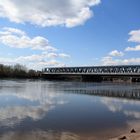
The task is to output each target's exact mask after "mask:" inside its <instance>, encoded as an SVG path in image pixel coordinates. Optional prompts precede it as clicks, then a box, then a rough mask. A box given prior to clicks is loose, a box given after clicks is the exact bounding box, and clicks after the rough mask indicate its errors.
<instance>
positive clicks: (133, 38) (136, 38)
mask: <svg viewBox="0 0 140 140" xmlns="http://www.w3.org/2000/svg"><path fill="white" fill-rule="evenodd" d="M129 35H130V38H129V39H128V41H130V42H135V43H140V30H134V31H131V32H130V33H129ZM125 51H140V44H139V45H137V46H135V47H127V48H126V49H125Z"/></svg>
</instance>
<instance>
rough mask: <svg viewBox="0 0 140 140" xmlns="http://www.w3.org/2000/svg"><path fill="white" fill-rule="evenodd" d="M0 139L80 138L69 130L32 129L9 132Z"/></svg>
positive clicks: (78, 139) (61, 139) (44, 139)
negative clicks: (29, 130)
mask: <svg viewBox="0 0 140 140" xmlns="http://www.w3.org/2000/svg"><path fill="white" fill-rule="evenodd" d="M0 139H1V140H80V137H79V136H78V135H76V134H74V133H70V132H60V133H59V132H53V131H48V132H46V131H41V130H38V131H32V132H9V133H6V134H4V135H2V136H1V137H0Z"/></svg>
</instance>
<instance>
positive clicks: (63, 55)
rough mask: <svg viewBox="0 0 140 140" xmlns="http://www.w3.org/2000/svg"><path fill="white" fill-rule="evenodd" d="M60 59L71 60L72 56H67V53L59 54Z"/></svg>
mask: <svg viewBox="0 0 140 140" xmlns="http://www.w3.org/2000/svg"><path fill="white" fill-rule="evenodd" d="M59 57H62V58H70V55H68V54H65V53H60V54H59Z"/></svg>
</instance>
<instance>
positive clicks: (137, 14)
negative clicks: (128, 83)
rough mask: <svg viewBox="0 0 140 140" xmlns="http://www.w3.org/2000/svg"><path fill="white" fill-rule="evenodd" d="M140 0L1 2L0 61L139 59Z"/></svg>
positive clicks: (33, 64) (54, 63)
mask: <svg viewBox="0 0 140 140" xmlns="http://www.w3.org/2000/svg"><path fill="white" fill-rule="evenodd" d="M139 6H140V0H39V1H38V0H4V1H2V0H1V1H0V64H5V65H15V64H17V63H18V64H22V65H26V66H27V67H28V68H32V69H38V70H40V69H42V68H45V67H62V66H101V65H139V64H140V8H139Z"/></svg>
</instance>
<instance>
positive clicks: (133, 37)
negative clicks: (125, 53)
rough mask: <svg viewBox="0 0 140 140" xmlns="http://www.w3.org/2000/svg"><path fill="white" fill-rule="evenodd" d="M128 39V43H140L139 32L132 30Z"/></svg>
mask: <svg viewBox="0 0 140 140" xmlns="http://www.w3.org/2000/svg"><path fill="white" fill-rule="evenodd" d="M129 35H130V38H129V39H128V41H131V42H136V43H140V30H134V31H131V32H130V33H129Z"/></svg>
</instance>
